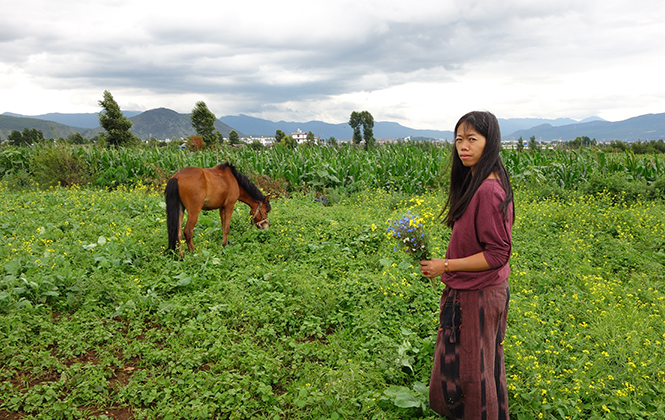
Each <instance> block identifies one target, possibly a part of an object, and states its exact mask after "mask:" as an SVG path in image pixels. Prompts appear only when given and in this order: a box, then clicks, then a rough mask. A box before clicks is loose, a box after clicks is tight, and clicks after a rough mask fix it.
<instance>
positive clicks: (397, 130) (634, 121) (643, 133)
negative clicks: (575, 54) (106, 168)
mask: <svg viewBox="0 0 665 420" xmlns="http://www.w3.org/2000/svg"><path fill="white" fill-rule="evenodd" d="M124 114H125V116H126V117H128V118H129V119H130V120H131V121H132V123H133V125H132V128H131V130H132V132H134V134H136V135H137V136H138V137H139V138H141V139H143V140H147V139H149V138H150V137H155V138H157V139H160V140H165V139H173V138H182V137H187V136H189V135H192V134H194V133H195V131H194V128H193V127H192V125H191V119H190V115H189V114H180V113H178V112H176V111H173V110H170V109H167V108H157V109H151V110H148V111H144V112H139V111H125V112H124ZM499 125H500V126H501V132H502V133H504V136H503V139H504V140H516V139H518V138H519V137H522V138H523V139H524V140H526V139H528V138H530V137H531V136H535V137H536V139H538V140H542V141H551V140H563V141H569V140H573V139H575V138H576V137H581V136H588V137H590V138H595V139H596V140H598V141H609V140H622V141H635V140H658V139H663V138H665V113H663V114H647V115H641V116H638V117H634V118H629V119H627V120H623V121H617V122H610V121H605V120H603V119H601V118H598V117H590V118H587V119H584V120H582V121H576V120H573V119H570V118H558V119H542V118H509V119H499ZM215 127H216V128H217V130H218V131H219V132H220V133H222V135H224V136H225V137H228V134H229V132H230V131H231V130H235V131H236V132H238V134H240V136H241V137H244V136H269V137H272V136H274V135H275V132H276V131H277V130H282V131H284V132H285V133H286V134H290V133H294V132H297V131H298V130H301V131H303V132H309V131H311V132H312V133H314V135H315V136H317V137H320V138H329V137H335V138H337V139H338V140H350V139H351V137H352V135H353V130H352V129H351V127H350V126H349V125H348V123H341V124H331V123H326V122H322V121H308V122H287V121H278V122H273V121H269V120H264V119H261V118H255V117H250V116H247V115H242V114H241V115H227V116H224V117H221V118H219V119H218V120H217V121H216V123H215ZM24 128H29V129H32V128H36V129H38V130H41V131H42V132H43V133H44V137H45V138H53V137H54V136H55V137H67V136H69V135H70V134H73V133H76V132H79V133H81V135H83V136H84V137H86V138H92V137H94V136H95V135H96V134H98V133H100V132H101V131H102V128H101V127H99V115H98V114H97V113H80V114H61V113H50V114H42V115H34V116H25V115H20V114H13V113H8V112H6V113H4V114H2V115H0V139H6V138H7V136H8V135H9V133H10V132H11V131H12V130H18V131H22V130H23V129H24ZM505 133H510V134H507V135H506V134H505ZM374 137H375V138H377V139H384V138H385V139H395V138H406V137H411V138H424V139H443V140H449V141H452V139H453V133H452V131H446V130H426V129H415V128H410V127H405V126H403V125H401V124H398V123H395V122H385V121H376V122H375V123H374Z"/></svg>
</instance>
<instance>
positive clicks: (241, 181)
mask: <svg viewBox="0 0 665 420" xmlns="http://www.w3.org/2000/svg"><path fill="white" fill-rule="evenodd" d="M218 166H219V169H220V170H222V171H223V170H224V169H226V168H229V169H230V170H231V173H232V174H233V176H234V177H235V178H236V180H237V181H238V185H240V186H241V187H242V188H243V189H244V190H245V191H247V194H249V195H251V196H252V198H253V199H255V200H257V201H263V200H265V198H266V196H265V195H264V194H263V193H262V192H261V190H260V189H259V188H258V187H257V186H256V185H254V184H253V183H252V181H250V180H249V178H247V176H246V175H244V174H242V173H240V172H238V170H237V169H236V167H235V166H233V165H231V164H230V163H229V162H224V163H221V164H219V165H218ZM267 204H268V211H270V202H268V203H267Z"/></svg>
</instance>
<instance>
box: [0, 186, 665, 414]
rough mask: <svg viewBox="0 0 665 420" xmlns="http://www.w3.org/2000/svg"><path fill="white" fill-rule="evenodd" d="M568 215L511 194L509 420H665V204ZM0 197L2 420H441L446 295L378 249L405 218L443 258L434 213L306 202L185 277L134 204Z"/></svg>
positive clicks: (370, 192) (413, 198)
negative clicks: (434, 387) (430, 399)
mask: <svg viewBox="0 0 665 420" xmlns="http://www.w3.org/2000/svg"><path fill="white" fill-rule="evenodd" d="M555 197H556V198H551V197H550V198H548V197H546V196H543V195H542V194H537V193H535V192H532V191H530V190H526V189H523V188H517V190H516V223H515V227H514V232H513V242H514V243H513V245H514V246H513V255H512V259H511V267H512V275H511V277H510V283H511V303H510V305H511V306H510V313H509V325H508V331H507V335H506V340H505V344H504V345H505V353H506V369H507V378H508V387H509V391H510V404H511V405H510V412H511V416H512V417H513V418H516V419H519V420H522V419H540V418H544V419H585V420H586V419H594V418H596V419H612V418H614V419H647V418H665V355H664V354H663V353H664V349H665V345H664V344H665V319H663V313H664V311H665V290H664V286H663V280H664V278H665V268H664V266H665V205H663V203H662V201H661V200H649V201H647V200H641V199H640V198H639V197H638V198H637V199H636V200H630V201H625V200H624V199H623V198H622V197H620V196H616V195H612V194H609V193H595V194H588V195H585V194H582V193H579V194H575V193H570V194H567V195H565V196H556V195H555ZM0 198H1V200H0V231H1V233H2V235H1V236H0V264H1V265H2V271H3V272H2V276H1V277H0V349H1V350H0V352H1V353H0V418H12V419H15V418H16V419H18V418H20V419H33V418H34V419H69V418H136V419H178V418H183V419H184V418H187V419H195V418H200V419H210V418H220V419H221V418H234V419H235V418H238V419H244V418H264V419H285V418H288V419H299V418H302V419H342V418H346V419H358V418H367V419H404V418H436V415H435V414H434V413H433V412H431V411H429V409H428V408H427V389H426V387H427V385H428V381H429V374H430V369H431V366H432V354H433V346H434V341H435V337H436V331H437V328H438V325H437V317H438V299H439V296H440V293H441V291H442V289H443V286H442V285H441V284H438V283H436V282H435V283H432V282H431V281H430V280H428V279H425V278H423V277H421V276H420V275H419V274H418V270H417V269H416V267H415V264H414V261H412V260H411V259H410V258H409V255H406V254H402V253H397V252H395V251H394V250H393V249H394V247H395V243H394V242H393V240H392V238H390V237H389V236H388V235H387V234H386V229H387V228H388V226H389V223H388V220H390V219H394V218H397V217H401V216H402V215H403V214H405V213H406V212H407V211H409V210H410V211H411V212H412V213H413V214H418V215H419V216H420V217H421V218H422V219H423V220H424V221H425V231H426V232H427V233H428V235H429V237H430V249H431V251H432V253H433V256H434V257H437V256H439V257H440V256H442V255H443V254H444V252H445V246H446V243H447V239H448V237H449V235H450V231H449V230H448V229H447V228H446V227H445V226H443V225H442V224H441V223H440V222H439V219H437V215H438V214H439V213H440V211H441V204H442V201H443V198H442V197H441V196H439V195H438V194H436V193H423V194H418V195H414V194H408V195H407V194H400V193H388V192H385V190H376V189H366V190H362V191H359V192H355V193H351V194H349V195H340V196H339V197H337V199H336V200H332V199H331V201H330V202H328V204H329V205H323V204H322V201H321V200H320V198H318V196H317V195H316V194H314V192H313V191H312V192H311V193H309V194H308V193H294V194H291V196H290V198H281V199H278V200H275V201H274V202H273V211H272V213H271V214H270V226H271V228H270V230H269V231H258V230H257V229H254V228H251V227H250V223H249V218H250V215H249V211H248V207H246V206H245V205H243V204H241V203H239V204H238V206H237V208H236V212H235V214H234V217H233V219H232V223H231V233H230V245H229V246H228V247H226V248H222V247H221V229H220V223H219V218H218V212H207V213H204V214H203V215H202V217H201V218H200V219H199V223H198V224H197V227H196V229H195V238H194V243H195V245H196V246H197V250H196V252H195V253H188V254H186V256H185V258H184V260H182V261H180V260H178V259H176V258H174V257H172V256H169V255H165V253H164V250H165V248H166V244H167V239H166V227H165V221H164V219H165V214H164V206H163V198H162V195H161V191H154V190H151V189H149V188H147V187H145V186H142V185H141V184H139V185H138V186H136V187H132V188H125V187H121V188H118V189H115V190H111V191H109V190H106V189H104V190H101V189H100V190H97V189H94V188H92V187H90V188H79V187H73V188H61V187H56V188H51V189H48V190H45V191H41V190H36V191H32V192H31V191H23V192H20V191H14V190H10V189H8V188H7V187H6V186H3V187H2V188H0ZM317 198H318V201H317Z"/></svg>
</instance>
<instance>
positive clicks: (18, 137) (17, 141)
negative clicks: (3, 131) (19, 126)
mask: <svg viewBox="0 0 665 420" xmlns="http://www.w3.org/2000/svg"><path fill="white" fill-rule="evenodd" d="M7 141H8V142H9V144H11V145H12V146H23V145H25V144H27V143H23V134H21V132H20V131H18V130H12V132H11V133H9V135H8V136H7Z"/></svg>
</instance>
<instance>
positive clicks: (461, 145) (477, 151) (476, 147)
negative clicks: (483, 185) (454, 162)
mask: <svg viewBox="0 0 665 420" xmlns="http://www.w3.org/2000/svg"><path fill="white" fill-rule="evenodd" d="M486 141H487V139H486V138H485V136H483V135H481V134H480V133H478V132H477V131H476V130H475V129H474V128H473V127H472V126H471V125H469V124H467V123H462V124H460V126H459V127H458V128H457V133H456V134H455V147H456V148H457V155H458V156H459V158H460V160H461V161H462V164H463V165H464V166H467V167H469V168H471V173H473V171H474V169H475V167H476V164H477V163H478V161H479V160H480V156H482V154H483V149H485V143H486Z"/></svg>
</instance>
